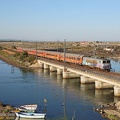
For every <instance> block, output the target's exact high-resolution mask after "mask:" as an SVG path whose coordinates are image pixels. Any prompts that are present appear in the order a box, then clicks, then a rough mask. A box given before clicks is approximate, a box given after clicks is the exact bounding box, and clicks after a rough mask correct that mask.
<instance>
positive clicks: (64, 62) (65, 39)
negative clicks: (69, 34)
mask: <svg viewBox="0 0 120 120" xmlns="http://www.w3.org/2000/svg"><path fill="white" fill-rule="evenodd" d="M65 63H66V39H64V71H65V70H66V68H65Z"/></svg>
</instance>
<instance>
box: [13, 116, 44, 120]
mask: <svg viewBox="0 0 120 120" xmlns="http://www.w3.org/2000/svg"><path fill="white" fill-rule="evenodd" d="M15 120H46V119H44V118H30V119H29V118H20V117H16V118H15Z"/></svg>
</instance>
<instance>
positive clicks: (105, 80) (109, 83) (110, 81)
mask: <svg viewBox="0 0 120 120" xmlns="http://www.w3.org/2000/svg"><path fill="white" fill-rule="evenodd" d="M38 63H39V66H40V67H41V68H44V69H49V70H50V72H56V73H57V74H61V75H63V79H67V78H80V82H81V84H86V83H87V84H88V83H95V89H108V88H112V89H114V96H120V74H117V73H114V72H105V71H100V70H94V69H90V68H87V67H84V66H80V65H75V64H70V63H66V62H60V61H55V60H50V59H45V58H41V57H40V58H38Z"/></svg>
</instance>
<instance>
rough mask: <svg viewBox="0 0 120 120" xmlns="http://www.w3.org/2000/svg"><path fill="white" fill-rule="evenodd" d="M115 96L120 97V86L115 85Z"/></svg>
mask: <svg viewBox="0 0 120 120" xmlns="http://www.w3.org/2000/svg"><path fill="white" fill-rule="evenodd" d="M114 96H117V97H120V87H117V86H114Z"/></svg>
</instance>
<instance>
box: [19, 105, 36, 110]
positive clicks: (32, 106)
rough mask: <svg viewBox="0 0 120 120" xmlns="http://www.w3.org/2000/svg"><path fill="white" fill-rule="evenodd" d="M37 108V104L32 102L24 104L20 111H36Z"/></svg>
mask: <svg viewBox="0 0 120 120" xmlns="http://www.w3.org/2000/svg"><path fill="white" fill-rule="evenodd" d="M36 109H37V104H31V105H22V106H20V107H18V110H20V111H32V112H34V111H35V110H36Z"/></svg>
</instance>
